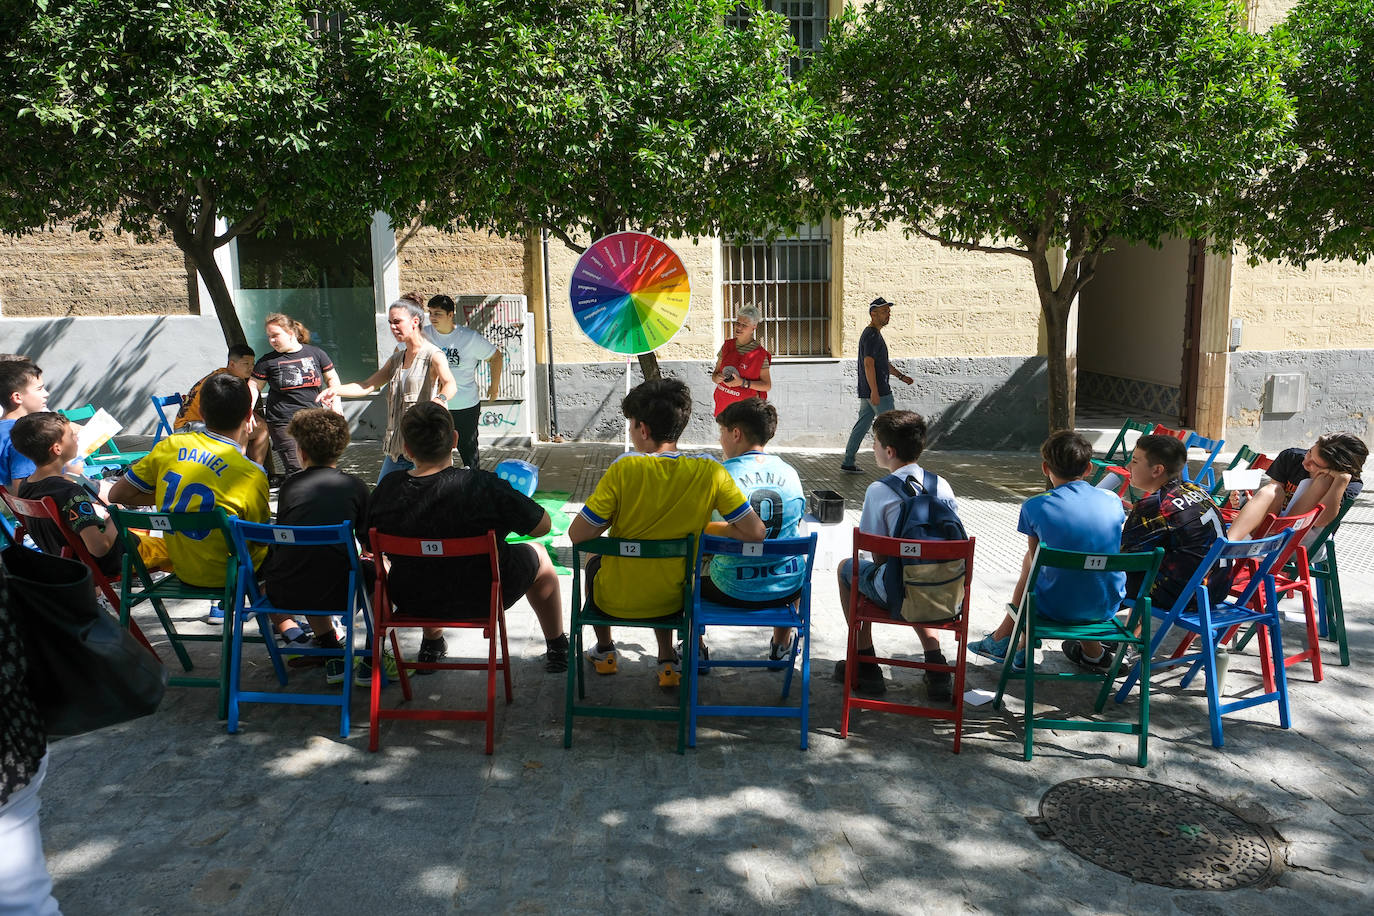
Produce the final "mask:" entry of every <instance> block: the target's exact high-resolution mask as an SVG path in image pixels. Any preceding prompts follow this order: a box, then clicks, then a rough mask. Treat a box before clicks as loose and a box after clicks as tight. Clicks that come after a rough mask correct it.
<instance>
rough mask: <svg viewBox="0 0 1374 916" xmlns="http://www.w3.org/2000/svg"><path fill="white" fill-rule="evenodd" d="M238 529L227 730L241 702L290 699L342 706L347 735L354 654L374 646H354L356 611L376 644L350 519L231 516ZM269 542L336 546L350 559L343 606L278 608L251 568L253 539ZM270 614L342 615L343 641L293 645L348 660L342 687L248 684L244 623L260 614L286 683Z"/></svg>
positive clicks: (233, 728) (233, 727)
mask: <svg viewBox="0 0 1374 916" xmlns="http://www.w3.org/2000/svg"><path fill="white" fill-rule="evenodd" d="M230 522H231V527H232V530H233V535H234V552H235V554H236V555H237V556H238V568H239V576H238V593H237V595H236V599H235V601H234V604H233V607H234V609H235V611H234V614H233V620H232V621H225V623H226V625H232V626H233V633H232V635H231V636H230V643H229V718H228V723H227V727H228V731H229V734H231V735H232V734H234V733H236V732H237V731H238V730H239V705H240V704H242V703H289V704H297V705H305V706H337V707H339V737H340V738H347V737H348V730H349V704H350V702H351V700H352V695H353V693H352V691H353V660H354V658H355V657H357V656H371V654H372V653H371V650H357V649H354V648H353V626H354V618H355V615H356V613H357V612H359V611H361V612H362V618H363V625H364V626H365V627H366V629H367V644H368V645H369V646H371V645H372V618H371V614H370V613H369V611H368V606H367V594H366V589H365V588H364V586H363V577H362V567H361V565H360V563H359V562H358V548H357V543H356V541H355V540H354V538H353V524H352V522H340V523H339V524H337V525H320V526H292V525H260V524H257V523H256V522H245V521H243V520H242V519H239V518H236V517H232V516H231V518H230ZM253 544H271V545H273V549H276V550H296V549H302V550H303V549H310V548H313V549H329V548H333V549H335V550H338V551H339V552H340V553H341V554H342V555H343V557H344V558H345V559H346V560H347V562H348V588H347V595H348V598H347V601H346V606H345V607H341V608H338V607H334V608H309V609H302V608H278V607H276V606H275V605H273V604H272V602H271V601H270V600H269V599H268V598H267V596H266V595H265V594H263V592H262V589H260V588H259V587H258V580H257V574H256V572H255V571H254V569H253V558H252V553H251V545H253ZM269 614H290V615H292V616H296V615H300V614H304V615H305V616H307V617H326V618H327V617H333V616H336V615H337V616H340V617H342V618H343V625H344V634H345V635H344V639H343V647H342V648H338V649H327V648H321V647H317V646H310V647H308V648H296V647H295V646H293V647H292V648H291V654H292V655H306V656H324V657H328V658H342V659H343V660H344V679H343V690H342V691H341V692H340V693H338V694H333V693H280V692H269V691H262V690H244V689H243V685H242V682H241V678H242V673H241V669H242V667H243V625H244V623H245V622H247V621H248V620H250V619H256V620H257V622H258V630H259V632H261V633H262V637H263V642H264V644H265V645H266V646H267V655H268V657H269V658H271V660H272V669H273V670H274V671H275V672H276V674H277V681H278V682H280V684H281V685H282V686H283V687H285V686H286V666H285V665H284V664H283V663H282V652H281V650H280V649H279V648H278V647H277V643H276V640H275V639H274V638H273V636H272V621H271V619H270V618H269V617H268V615H269Z"/></svg>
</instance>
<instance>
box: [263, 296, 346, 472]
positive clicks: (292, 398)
mask: <svg viewBox="0 0 1374 916" xmlns="http://www.w3.org/2000/svg"><path fill="white" fill-rule="evenodd" d="M265 323H266V325H267V342H268V343H269V344H271V345H272V352H271V353H268V354H267V355H266V356H264V357H262V358H261V359H259V360H258V362H257V364H256V365H255V366H253V380H254V381H255V382H257V383H258V390H260V391H265V392H266V394H267V406H266V408H265V414H266V416H267V432H268V434H270V435H271V437H272V447H273V448H274V449H276V450H277V454H279V455H281V460H282V465H283V467H284V469H285V471H286V473H287V475H291V474H294V473H296V472H297V471H299V470H300V469H301V461H300V456H299V455H298V454H297V451H296V440H295V439H292V438H291V436H290V435H289V434H288V433H287V431H286V425H287V424H288V423H290V422H291V418H292V417H294V416H295V415H296V411H298V410H304V409H305V408H307V407H318V406H319V403H318V402H319V398H320V392H321V391H325V390H326V389H328V388H331V387H334V386H337V385H338V384H339V373H337V372H335V371H334V361H333V360H331V359H330V358H329V355H328V354H327V353H325V352H324V351H323V350H321V349H320V348H319V347H316V346H312V345H311V343H310V329H309V328H307V327H306V326H305V325H303V324H301V323H300V322H299V321H297V320H296V319H294V318H289V317H287V316H286V315H282V314H280V313H275V314H272V315H268V316H267V319H266V322H265Z"/></svg>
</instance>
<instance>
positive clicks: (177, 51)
mask: <svg viewBox="0 0 1374 916" xmlns="http://www.w3.org/2000/svg"><path fill="white" fill-rule="evenodd" d="M28 6H29V8H28V11H27V14H26V15H24V16H22V17H20V21H19V23H18V25H19V27H20V28H19V31H18V32H17V33H12V35H11V37H10V40H9V41H8V42H6V43H5V44H4V45H3V46H0V52H3V54H4V57H3V62H0V74H3V76H4V79H5V82H6V83H7V85H6V86H5V87H4V88H6V89H7V90H9V91H7V92H6V93H5V97H6V99H7V100H9V101H8V103H3V102H0V116H3V117H4V120H3V121H0V130H3V131H4V136H5V145H6V147H7V148H8V149H9V152H8V155H10V156H11V157H13V160H15V161H11V162H6V163H5V164H6V165H7V166H12V168H10V169H7V171H8V172H10V173H11V175H12V179H11V180H10V181H7V182H5V183H3V184H0V200H3V202H4V203H5V207H4V210H3V211H0V229H3V230H5V231H8V232H12V233H13V232H24V231H30V230H33V229H36V228H41V227H45V226H51V225H53V224H55V223H57V222H59V221H71V222H72V223H73V225H74V226H75V227H76V228H78V229H85V230H88V231H89V232H90V233H91V234H92V236H99V234H100V233H101V232H102V231H103V230H104V228H105V227H106V226H107V225H113V228H114V229H115V230H116V231H117V232H127V233H130V234H132V235H133V236H134V237H135V238H136V239H137V240H138V241H147V240H150V239H151V238H153V237H154V236H157V235H160V234H164V233H169V234H170V235H171V237H172V239H173V241H174V242H175V243H176V245H177V247H178V248H180V249H181V251H182V252H183V253H184V254H185V257H186V262H187V265H188V267H190V268H194V269H196V270H198V271H200V275H201V277H202V278H203V279H204V281H205V285H206V288H207V289H208V290H209V292H210V297H211V299H212V300H213V303H214V308H215V312H216V314H217V316H218V318H219V322H220V326H221V328H222V329H223V331H224V336H225V340H226V341H228V342H229V343H241V342H243V340H244V335H243V329H242V327H241V326H240V323H239V319H238V316H237V314H236V313H235V311H234V307H233V302H232V299H231V297H230V293H229V288H228V285H227V283H226V282H225V278H224V277H223V275H222V274H221V273H220V270H219V268H218V266H217V265H216V263H215V259H214V253H215V250H216V249H217V248H219V247H221V246H222V245H225V244H227V243H228V242H229V241H230V240H231V239H233V238H235V237H236V236H238V235H241V234H243V233H245V232H253V231H255V230H257V229H260V228H271V227H273V226H275V225H277V224H279V223H281V222H283V221H285V220H289V221H290V224H291V226H292V227H293V229H294V230H295V231H297V232H299V233H302V234H306V235H314V234H321V233H325V234H327V233H336V232H342V231H348V230H352V229H356V227H357V226H358V225H359V224H360V223H365V222H366V221H367V220H369V219H370V218H371V214H372V212H373V211H374V210H375V209H376V206H375V204H376V197H377V180H376V175H375V170H374V169H372V168H371V167H370V165H369V163H370V162H372V161H373V156H372V152H371V149H370V144H371V140H370V138H371V129H370V124H369V122H368V121H367V120H366V117H365V115H366V111H367V107H366V105H365V102H364V97H363V96H362V93H361V90H362V89H363V88H365V87H364V84H361V83H359V82H358V81H357V80H350V79H348V78H347V77H348V71H347V66H346V64H347V60H346V58H345V56H344V54H343V53H342V51H343V49H344V48H346V45H345V44H344V43H342V42H339V41H337V40H335V39H334V38H333V37H332V36H331V35H330V34H328V33H323V34H322V33H321V32H320V31H319V30H318V28H319V25H320V21H319V17H318V16H312V15H311V14H310V10H311V7H312V4H311V3H308V2H296V0H66V2H58V0H48V2H43V0H36V2H33V3H31V4H29V5H28ZM16 147H17V148H18V151H17V152H16ZM220 219H223V220H225V221H226V222H227V228H226V229H224V230H223V231H221V230H220V229H218V228H217V221H218V220H220Z"/></svg>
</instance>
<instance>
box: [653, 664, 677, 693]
mask: <svg viewBox="0 0 1374 916" xmlns="http://www.w3.org/2000/svg"><path fill="white" fill-rule="evenodd" d="M681 683H682V662H680V661H677V660H674V661H670V662H659V663H658V686H660V687H662V688H663V689H664V690H671V689H673V688H674V687H677V686H678V685H679V684H681Z"/></svg>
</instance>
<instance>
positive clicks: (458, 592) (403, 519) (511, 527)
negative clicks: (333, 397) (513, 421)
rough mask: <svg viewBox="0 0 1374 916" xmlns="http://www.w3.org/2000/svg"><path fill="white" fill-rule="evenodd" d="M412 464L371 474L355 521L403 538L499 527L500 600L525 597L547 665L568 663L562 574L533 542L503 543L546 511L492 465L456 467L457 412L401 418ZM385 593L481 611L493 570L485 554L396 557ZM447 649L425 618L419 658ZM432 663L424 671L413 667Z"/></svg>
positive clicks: (448, 608)
mask: <svg viewBox="0 0 1374 916" xmlns="http://www.w3.org/2000/svg"><path fill="white" fill-rule="evenodd" d="M401 437H402V440H403V442H404V446H405V453H406V457H408V458H410V460H411V461H413V462H414V463H415V467H413V468H411V469H410V470H406V471H401V472H397V473H394V474H388V475H387V476H386V477H383V478H382V481H381V482H380V483H379V484H377V488H376V489H375V490H374V491H373V492H372V496H371V498H370V499H369V500H368V504H367V515H366V518H365V519H364V520H363V522H362V524H361V525H360V526H359V528H360V529H361V530H362V531H364V532H367V531H370V530H371V529H373V528H376V529H377V530H378V531H379V532H381V533H383V534H391V535H396V536H398V537H408V538H466V537H476V536H480V535H484V534H486V533H487V532H488V531H495V532H496V540H497V551H498V554H499V557H500V568H501V591H502V595H501V598H502V603H503V605H504V606H505V607H507V608H509V607H510V606H511V605H513V604H515V602H517V601H519V600H520V598H521V597H528V598H529V601H530V606H531V607H532V608H533V609H534V613H535V616H536V617H538V618H539V626H540V627H541V628H542V629H543V631H544V639H545V642H546V644H547V646H546V651H545V653H544V670H546V671H549V672H560V671H567V670H568V636H567V633H565V632H564V631H563V600H562V596H561V594H560V592H559V587H558V574H557V573H556V572H555V571H554V568H553V564H552V563H551V562H550V561H549V556H548V554H547V553H546V552H545V551H543V550H541V549H537V548H535V547H533V546H531V545H529V544H507V543H506V541H505V539H506V535H508V534H511V533H515V534H525V535H534V536H536V537H537V536H539V535H542V534H547V533H548V531H549V529H550V528H551V526H552V521H551V520H550V519H549V514H548V513H547V512H545V511H544V509H543V507H541V506H540V505H539V504H538V503H536V502H535V501H534V500H532V499H530V498H529V497H527V496H525V495H524V494H523V493H518V492H516V491H515V490H514V489H512V487H511V485H510V484H508V483H506V481H504V480H502V479H501V478H499V477H497V476H496V475H495V474H492V473H490V472H488V471H482V470H474V469H469V468H455V467H453V457H452V452H453V449H454V447H455V445H456V443H457V441H458V434H457V432H455V431H454V426H453V417H452V416H451V415H450V414H449V412H448V410H447V409H445V408H444V407H441V406H440V405H438V404H435V403H432V402H425V403H420V404H416V405H415V406H414V407H412V408H410V410H408V411H406V414H405V416H404V417H403V418H402V419H401ZM387 581H388V583H389V584H390V592H391V600H392V601H393V602H394V603H395V605H396V607H397V609H398V610H399V612H400V613H401V614H402V615H404V616H407V617H433V618H441V619H442V618H464V617H474V618H476V617H485V616H486V615H487V613H488V609H489V605H488V603H487V602H488V594H489V591H490V589H489V583H490V581H491V574H490V573H489V571H488V565H487V559H486V558H485V557H454V558H445V559H421V558H416V557H394V558H392V559H391V566H390V568H389V571H388V574H387ZM446 651H447V645H446V644H445V642H444V637H443V629H442V628H439V627H433V628H431V627H426V628H425V631H424V639H423V641H422V642H421V643H420V652H419V655H418V660H419V661H421V662H436V661H439V660H440V659H442V658H443V657H444V655H445V653H446ZM417 673H428V672H417Z"/></svg>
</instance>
